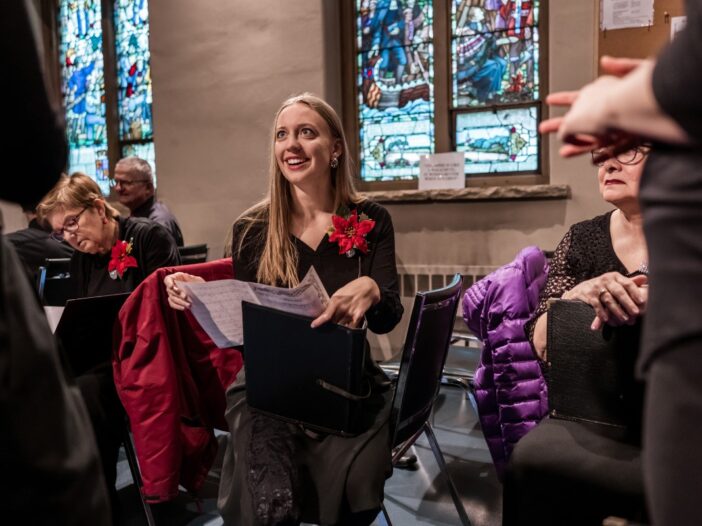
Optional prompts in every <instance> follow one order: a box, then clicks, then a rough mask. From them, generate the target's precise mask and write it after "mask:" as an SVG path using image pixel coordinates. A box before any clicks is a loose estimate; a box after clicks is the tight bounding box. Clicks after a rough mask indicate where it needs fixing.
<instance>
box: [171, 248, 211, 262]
mask: <svg viewBox="0 0 702 526" xmlns="http://www.w3.org/2000/svg"><path fill="white" fill-rule="evenodd" d="M208 251H209V249H208V248H207V244H206V243H202V244H200V245H188V246H185V247H178V254H180V263H181V265H192V264H193V263H204V262H205V261H207V253H208Z"/></svg>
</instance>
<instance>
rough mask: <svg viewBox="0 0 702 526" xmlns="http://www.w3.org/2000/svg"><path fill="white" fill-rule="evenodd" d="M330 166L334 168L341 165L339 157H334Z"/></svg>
mask: <svg viewBox="0 0 702 526" xmlns="http://www.w3.org/2000/svg"><path fill="white" fill-rule="evenodd" d="M329 166H331V167H332V168H337V167H338V166H339V159H337V158H336V157H333V158H332V160H331V163H329Z"/></svg>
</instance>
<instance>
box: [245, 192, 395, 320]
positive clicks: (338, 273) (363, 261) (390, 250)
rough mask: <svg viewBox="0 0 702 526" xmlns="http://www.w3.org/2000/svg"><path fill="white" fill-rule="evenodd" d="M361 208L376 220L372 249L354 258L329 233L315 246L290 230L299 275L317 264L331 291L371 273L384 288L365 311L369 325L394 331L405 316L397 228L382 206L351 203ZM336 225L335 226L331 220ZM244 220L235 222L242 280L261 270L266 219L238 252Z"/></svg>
mask: <svg viewBox="0 0 702 526" xmlns="http://www.w3.org/2000/svg"><path fill="white" fill-rule="evenodd" d="M354 207H355V208H357V210H358V214H359V216H360V215H361V214H362V213H365V214H366V215H367V216H368V218H369V219H372V220H374V221H375V226H374V227H373V230H371V231H370V232H369V233H368V235H367V236H366V240H367V241H368V247H369V250H368V253H367V254H361V253H360V251H358V250H356V254H355V255H354V256H353V257H350V258H349V257H347V256H346V255H340V254H339V245H338V244H337V243H333V242H330V241H329V236H328V235H326V236H325V237H324V239H322V241H321V243H320V244H319V246H318V247H317V249H316V250H313V249H312V248H311V247H309V246H308V245H307V244H305V243H304V242H302V241H300V240H299V239H298V238H296V237H295V236H292V235H291V238H292V241H293V243H294V244H295V247H296V248H297V252H298V264H297V276H298V278H299V279H300V280H302V279H303V278H304V277H305V274H306V273H307V271H308V270H309V268H310V267H312V266H314V269H315V270H316V271H317V274H318V275H319V278H320V279H321V281H322V284H323V285H324V287H325V288H326V290H327V293H328V294H329V295H330V296H331V295H332V294H334V292H336V291H337V290H338V289H340V288H341V287H343V286H344V285H346V284H347V283H349V282H350V281H353V280H354V279H356V278H358V277H359V276H369V277H370V278H372V279H373V280H374V281H375V282H376V283H377V284H378V287H379V288H380V293H381V298H380V301H379V302H378V303H377V304H376V305H374V306H373V307H371V308H370V309H369V310H368V312H366V320H367V321H368V328H369V329H370V330H371V331H373V332H375V333H377V334H383V333H386V332H390V331H391V330H392V329H393V328H394V327H395V326H396V325H397V324H398V322H399V321H400V318H401V317H402V312H403V308H402V304H401V303H400V289H399V281H398V277H397V267H396V265H395V233H394V230H393V226H392V219H391V218H390V214H389V213H388V212H387V210H385V208H383V207H382V206H380V205H378V204H375V203H372V202H370V201H364V202H362V203H359V204H358V205H354V206H352V207H351V209H352V210H353V208H354ZM330 226H331V225H330ZM244 227H245V225H244V223H243V222H241V221H240V222H237V223H235V224H234V233H233V247H234V250H233V252H234V256H233V257H232V259H233V263H234V277H235V278H236V279H239V280H242V281H254V282H255V281H257V280H256V271H257V269H258V262H259V259H260V256H261V254H262V253H263V247H264V243H265V228H266V224H265V223H261V225H260V226H259V225H256V224H255V225H254V226H253V227H252V228H251V229H250V230H249V232H248V234H247V236H246V239H245V240H244V242H243V245H242V250H241V252H240V253H238V251H237V249H238V246H239V237H240V235H241V233H242V232H243V231H244Z"/></svg>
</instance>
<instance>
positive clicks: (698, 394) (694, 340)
mask: <svg viewBox="0 0 702 526" xmlns="http://www.w3.org/2000/svg"><path fill="white" fill-rule="evenodd" d="M640 200H641V204H642V210H643V216H644V230H645V234H646V242H647V243H648V251H649V259H650V265H649V266H650V271H651V272H650V285H649V287H650V291H649V306H648V312H647V314H646V320H645V326H644V338H643V341H644V344H643V349H642V356H641V359H640V362H639V371H640V372H641V373H643V374H644V375H645V378H646V384H647V386H646V403H645V411H644V437H643V438H644V442H643V445H644V478H645V481H646V493H647V499H648V504H649V513H650V515H651V521H652V522H653V524H655V525H656V526H666V525H678V524H694V523H696V522H699V514H700V512H699V500H700V496H701V495H702V448H701V447H700V437H702V152H699V148H698V149H697V150H691V151H682V150H675V149H671V148H665V147H661V148H658V147H656V148H654V151H653V153H652V154H651V156H650V157H649V159H648V161H647V164H646V170H645V173H644V176H643V178H642V182H641V192H640Z"/></svg>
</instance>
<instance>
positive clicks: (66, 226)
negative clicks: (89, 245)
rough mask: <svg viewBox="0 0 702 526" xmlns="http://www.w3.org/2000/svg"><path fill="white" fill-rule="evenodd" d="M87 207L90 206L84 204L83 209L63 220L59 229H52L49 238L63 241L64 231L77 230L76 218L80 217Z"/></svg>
mask: <svg viewBox="0 0 702 526" xmlns="http://www.w3.org/2000/svg"><path fill="white" fill-rule="evenodd" d="M88 208H90V206H84V207H83V210H81V211H80V212H78V213H77V214H76V215H74V216H71V217H69V218H68V219H66V220H64V222H63V227H62V228H61V230H54V231H53V232H51V239H53V240H55V241H63V240H64V239H66V235H65V233H66V232H69V233H73V232H75V231H76V230H78V220H79V219H80V216H82V215H83V212H85V211H86V210H87V209H88Z"/></svg>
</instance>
